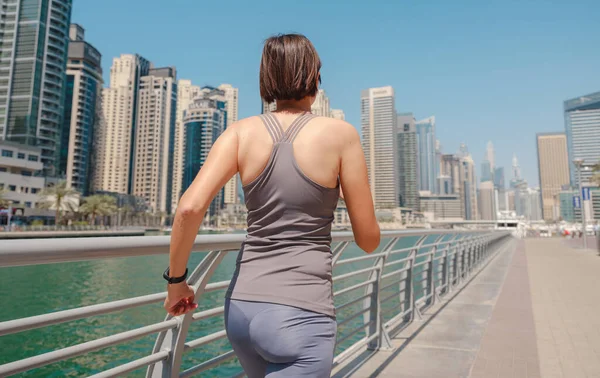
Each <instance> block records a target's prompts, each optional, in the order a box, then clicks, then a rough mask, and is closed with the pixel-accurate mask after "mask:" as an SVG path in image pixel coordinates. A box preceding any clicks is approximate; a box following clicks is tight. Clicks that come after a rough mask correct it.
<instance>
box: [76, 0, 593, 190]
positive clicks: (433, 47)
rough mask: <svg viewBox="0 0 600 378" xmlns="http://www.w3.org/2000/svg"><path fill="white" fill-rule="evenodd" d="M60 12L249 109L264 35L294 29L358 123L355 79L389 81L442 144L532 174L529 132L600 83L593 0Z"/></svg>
mask: <svg viewBox="0 0 600 378" xmlns="http://www.w3.org/2000/svg"><path fill="white" fill-rule="evenodd" d="M73 3H74V5H73V16H72V22H76V23H80V24H81V25H82V26H83V27H84V28H85V29H86V39H87V40H88V41H89V42H90V43H92V44H93V45H94V46H96V47H97V48H98V49H99V50H100V52H101V53H102V55H103V69H104V71H105V75H104V76H105V81H106V82H108V73H109V71H110V65H111V62H112V58H113V57H115V56H118V55H120V54H122V53H139V54H141V55H143V56H144V57H146V58H147V59H149V60H151V61H152V62H154V63H155V65H157V66H166V65H173V66H176V67H177V71H178V77H179V78H187V79H191V80H192V81H193V82H194V83H196V84H199V85H205V84H213V85H218V84H220V83H231V84H233V85H234V86H236V87H238V88H239V89H240V99H239V109H240V110H239V112H240V117H246V116H251V115H254V114H256V113H258V112H260V98H259V92H258V66H259V61H260V54H261V48H262V42H263V41H264V39H265V38H267V37H268V36H270V35H271V34H274V33H280V32H300V33H303V34H305V35H307V36H308V37H309V38H310V39H311V40H312V41H313V43H314V44H315V46H316V48H317V50H318V51H319V54H320V56H321V60H322V61H323V69H322V78H323V84H322V87H323V88H324V89H325V90H326V92H327V94H328V96H329V98H330V101H331V105H332V107H334V108H341V109H343V110H344V112H345V113H346V117H347V120H348V121H349V122H350V123H352V124H354V126H355V127H357V128H359V126H360V125H359V122H360V91H361V89H366V88H369V87H378V86H384V85H392V86H393V87H394V89H395V91H396V108H397V110H398V111H399V112H406V111H411V112H413V113H414V114H415V117H416V118H417V119H421V118H426V117H428V116H430V115H435V116H436V121H437V137H438V139H439V140H440V141H441V143H442V145H443V148H444V152H445V153H453V152H456V151H457V150H458V146H459V144H460V143H461V142H465V143H466V144H467V145H468V147H469V150H470V151H471V153H472V154H473V157H474V159H475V162H476V164H477V166H478V171H479V165H480V164H481V161H482V159H483V156H484V152H485V147H486V143H487V141H488V140H491V141H492V142H493V143H494V146H495V150H496V161H497V165H501V166H505V171H506V172H507V173H509V172H510V165H511V158H512V154H513V153H516V154H517V157H518V158H519V161H520V163H521V167H522V172H523V176H524V177H525V178H526V179H527V180H528V181H529V182H530V183H531V185H537V182H538V176H537V159H536V149H535V134H536V133H537V132H547V131H560V130H563V129H564V120H563V113H562V102H563V101H564V100H566V99H568V98H572V97H577V96H579V95H583V94H587V93H591V92H595V91H600V48H599V46H600V22H598V15H600V1H597V0H589V1H588V0H574V1H569V2H567V1H558V0H554V1H542V0H527V1H513V0H504V1H495V0H494V1H461V0H457V1H444V0H439V1H434V0H429V1H425V0H423V1H417V0H413V1H389V0H388V1H368V2H367V1H363V0H357V1H354V0H347V1H326V0H323V1H318V0H305V1H298V0H297V1H282V0H280V1H256V0H255V1H198V0H171V1H166V0H102V1H93V0H73Z"/></svg>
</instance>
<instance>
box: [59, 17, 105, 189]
mask: <svg viewBox="0 0 600 378" xmlns="http://www.w3.org/2000/svg"><path fill="white" fill-rule="evenodd" d="M84 33H85V31H84V29H83V28H82V27H81V26H79V25H76V24H71V30H70V33H69V35H70V38H71V41H70V42H69V59H68V62H67V85H66V95H65V113H64V117H63V126H62V127H63V130H62V133H61V134H62V135H61V151H60V159H59V163H58V170H59V175H60V176H62V177H65V178H66V180H67V186H69V187H71V188H73V189H75V190H77V191H79V192H80V193H82V194H83V195H87V194H88V193H89V191H90V189H91V188H90V184H91V181H92V170H93V162H94V161H95V155H94V147H95V146H94V140H95V137H96V135H95V131H96V130H97V129H98V128H99V127H100V125H99V124H100V122H102V82H103V81H102V67H101V63H100V61H101V57H102V56H101V55H100V53H99V52H98V50H96V49H95V48H94V46H92V45H90V44H89V43H88V42H85V41H84V36H85V34H84Z"/></svg>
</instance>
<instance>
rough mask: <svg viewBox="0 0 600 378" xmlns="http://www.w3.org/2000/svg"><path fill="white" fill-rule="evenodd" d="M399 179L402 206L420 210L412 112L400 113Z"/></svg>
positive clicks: (398, 121) (415, 141) (415, 136)
mask: <svg viewBox="0 0 600 378" xmlns="http://www.w3.org/2000/svg"><path fill="white" fill-rule="evenodd" d="M397 124H398V143H397V144H398V179H399V185H400V190H399V196H400V199H399V203H400V206H401V207H408V208H411V209H414V210H419V208H420V205H419V187H418V182H417V181H418V180H417V178H418V175H417V133H416V128H415V118H414V116H413V114H412V113H403V114H398V119H397Z"/></svg>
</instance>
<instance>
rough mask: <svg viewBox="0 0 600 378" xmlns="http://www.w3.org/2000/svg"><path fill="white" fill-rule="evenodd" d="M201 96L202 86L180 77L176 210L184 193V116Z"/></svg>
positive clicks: (175, 188)
mask: <svg viewBox="0 0 600 378" xmlns="http://www.w3.org/2000/svg"><path fill="white" fill-rule="evenodd" d="M198 96H200V87H199V86H197V85H193V84H192V81H191V80H185V79H180V80H179V81H177V114H176V116H175V136H174V148H173V189H172V196H171V197H172V198H171V210H172V211H175V209H176V208H177V204H178V203H179V198H180V197H181V195H182V194H183V191H182V190H181V185H182V183H183V166H184V161H183V160H184V152H185V127H184V124H183V116H184V113H185V111H186V110H187V109H188V107H189V106H190V104H192V103H193V101H194V99H195V98H197V97H198Z"/></svg>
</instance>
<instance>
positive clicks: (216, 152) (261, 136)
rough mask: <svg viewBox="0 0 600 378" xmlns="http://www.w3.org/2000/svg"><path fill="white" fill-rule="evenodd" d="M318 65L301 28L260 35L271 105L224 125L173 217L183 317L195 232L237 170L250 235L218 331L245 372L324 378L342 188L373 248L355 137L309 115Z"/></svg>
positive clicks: (189, 296)
mask: <svg viewBox="0 0 600 378" xmlns="http://www.w3.org/2000/svg"><path fill="white" fill-rule="evenodd" d="M320 68H321V61H320V59H319V56H318V54H317V52H316V50H315V48H314V46H313V45H312V43H311V42H310V41H309V40H308V39H307V38H306V37H304V36H302V35H298V34H287V35H279V36H275V37H271V38H269V39H268V40H267V41H266V42H265V46H264V50H263V55H262V61H261V65H260V95H261V97H262V98H263V100H265V101H267V102H269V103H271V102H273V101H276V103H277V110H276V111H275V112H273V113H268V114H264V115H261V116H258V117H250V118H246V119H243V120H241V121H239V122H236V123H235V124H233V125H231V126H230V127H228V128H227V130H226V131H225V132H224V133H223V134H222V135H221V136H220V137H219V139H218V140H217V141H216V142H215V144H214V145H213V147H212V149H211V151H210V154H209V155H208V158H207V160H206V163H205V164H204V166H203V167H202V169H201V170H200V172H199V173H198V176H197V177H196V178H195V180H194V182H193V183H192V185H191V186H190V187H189V189H188V190H187V191H186V192H185V194H184V195H183V196H182V197H181V200H180V202H179V206H178V207H177V213H176V215H175V220H174V224H173V230H172V234H171V253H170V260H169V270H168V271H166V272H165V278H167V279H168V280H169V281H170V283H169V285H168V296H167V299H166V301H165V308H166V309H167V311H168V312H169V313H170V314H172V315H181V314H184V313H186V312H188V311H191V310H193V309H194V308H196V306H197V305H196V304H194V293H193V290H192V288H191V287H190V286H188V285H187V284H186V283H185V277H186V272H187V271H186V264H187V261H188V257H189V254H190V250H191V248H192V245H193V242H194V239H195V237H196V234H197V232H198V228H199V227H200V224H201V222H202V219H203V218H204V216H205V213H206V210H207V209H208V207H209V205H210V202H211V201H212V199H213V197H214V196H215V195H216V194H217V192H218V191H219V190H220V189H221V188H222V187H223V185H225V183H227V181H228V180H229V179H230V178H231V177H232V176H233V175H234V174H236V173H238V172H239V174H240V177H241V180H242V183H243V189H244V194H245V200H246V206H247V208H248V236H247V238H246V241H245V242H244V245H243V247H242V250H241V251H240V253H239V255H238V259H237V266H236V271H235V274H234V277H233V279H232V281H231V285H230V287H229V290H228V291H227V295H226V301H225V329H226V331H227V336H228V338H229V341H230V342H231V345H232V346H233V350H234V351H235V353H236V355H237V356H238V359H239V361H240V363H241V365H242V367H243V368H244V371H245V372H246V374H247V376H248V377H249V378H258V377H260V378H262V377H265V376H266V377H269V378H275V377H297V376H308V377H329V376H330V373H331V367H332V362H333V353H334V348H335V335H336V322H335V312H334V305H333V294H332V280H331V275H332V273H331V270H332V266H331V262H332V256H331V248H330V245H331V223H332V221H333V219H334V210H335V208H336V206H337V202H338V198H339V195H340V193H341V192H342V189H343V193H344V195H345V201H346V204H347V207H348V212H349V215H350V219H351V222H352V229H353V232H354V236H355V240H356V243H357V244H358V246H359V247H361V248H362V249H363V250H365V251H366V252H372V251H373V250H375V248H377V246H378V245H379V237H380V231H379V226H378V225H377V222H376V219H375V211H374V209H373V200H372V197H371V191H370V189H369V183H368V177H367V167H366V164H365V159H364V155H363V151H362V149H361V143H360V138H359V135H358V133H357V132H356V130H355V129H354V127H352V126H351V125H350V124H348V123H346V122H344V121H341V120H335V119H331V118H325V117H317V116H314V115H312V114H311V113H310V109H311V105H312V103H313V102H314V100H315V96H316V94H317V91H318V86H319V83H320V73H319V70H320ZM340 186H341V187H340ZM171 282H172V283H171Z"/></svg>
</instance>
